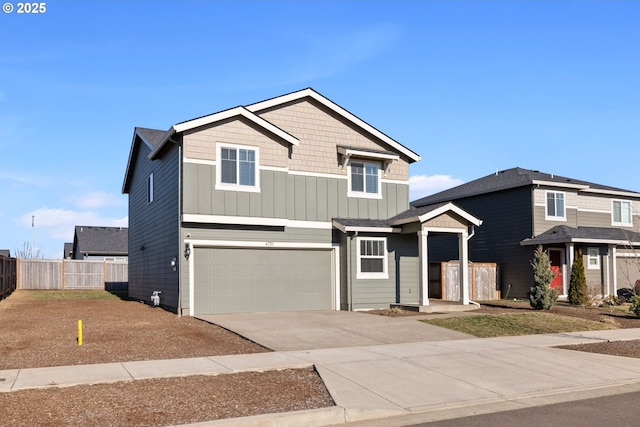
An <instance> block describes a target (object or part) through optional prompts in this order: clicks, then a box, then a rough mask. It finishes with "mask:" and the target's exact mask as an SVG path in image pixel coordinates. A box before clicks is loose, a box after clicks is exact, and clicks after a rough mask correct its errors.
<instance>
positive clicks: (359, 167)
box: [348, 161, 381, 198]
mask: <svg viewBox="0 0 640 427" xmlns="http://www.w3.org/2000/svg"><path fill="white" fill-rule="evenodd" d="M349 181H350V182H349V194H348V195H349V196H351V197H369V198H380V197H381V194H380V165H379V164H378V163H369V162H361V161H351V162H349Z"/></svg>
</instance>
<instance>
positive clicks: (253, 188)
mask: <svg viewBox="0 0 640 427" xmlns="http://www.w3.org/2000/svg"><path fill="white" fill-rule="evenodd" d="M223 148H233V149H235V150H252V151H254V152H255V153H256V165H255V170H256V177H255V179H256V181H255V182H256V185H240V184H229V183H226V182H222V160H221V159H222V149H223ZM215 188H216V190H233V191H246V192H250V193H259V192H260V148H259V147H252V146H248V145H237V144H228V143H226V142H217V143H216V187H215Z"/></svg>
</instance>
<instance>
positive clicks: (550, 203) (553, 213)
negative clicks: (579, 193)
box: [546, 191, 567, 220]
mask: <svg viewBox="0 0 640 427" xmlns="http://www.w3.org/2000/svg"><path fill="white" fill-rule="evenodd" d="M546 218H547V219H552V220H565V219H567V216H566V212H565V205H564V193H563V192H561V191H547V213H546Z"/></svg>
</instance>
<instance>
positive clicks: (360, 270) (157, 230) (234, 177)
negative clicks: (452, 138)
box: [123, 89, 480, 315]
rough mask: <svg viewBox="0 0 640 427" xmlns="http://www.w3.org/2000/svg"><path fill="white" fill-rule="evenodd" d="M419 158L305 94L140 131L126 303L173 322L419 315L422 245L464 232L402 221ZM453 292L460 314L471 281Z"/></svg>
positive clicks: (441, 214)
mask: <svg viewBox="0 0 640 427" xmlns="http://www.w3.org/2000/svg"><path fill="white" fill-rule="evenodd" d="M418 160H420V156H419V155H418V154H416V153H415V152H413V151H412V150H410V149H408V148H407V147H405V146H404V145H402V144H400V143H398V142H397V141H395V140H394V139H392V138H390V137H389V136H387V135H386V134H384V133H382V132H380V131H379V130H378V129H376V128H375V127H373V126H371V125H369V124H368V123H366V122H365V121H363V120H361V119H360V118H358V117H356V116H355V115H353V114H351V113H350V112H348V111H347V110H345V109H344V108H342V107H340V106H339V105H337V104H335V103H334V102H332V101H330V100H329V99H327V98H325V97H324V96H322V95H320V94H319V93H317V92H315V91H314V90H312V89H304V90H301V91H298V92H293V93H290V94H287V95H283V96H279V97H276V98H272V99H269V100H266V101H261V102H258V103H255V104H251V105H247V106H239V107H235V108H231V109H228V110H224V111H220V112H218V113H214V114H210V115H207V116H203V117H200V118H196V119H193V120H188V121H185V122H181V123H177V124H175V125H173V126H171V127H170V128H169V130H167V131H161V130H155V129H146V128H136V129H135V131H134V135H133V141H132V144H131V151H130V155H129V160H128V164H127V170H126V173H125V179H124V183H123V193H126V194H128V195H129V296H130V297H132V298H135V299H139V300H146V301H148V300H149V298H150V295H151V294H152V292H153V291H160V292H161V294H160V305H162V306H163V307H165V308H167V309H169V310H172V311H175V312H177V313H180V314H188V315H197V314H210V313H229V312H248V311H281V310H318V309H334V310H339V309H343V310H354V309H361V308H378V307H389V305H390V304H393V303H399V302H410V303H415V304H417V303H421V304H422V305H426V304H428V295H426V291H425V289H426V286H427V283H428V268H427V257H426V253H427V249H426V248H427V241H428V240H427V238H428V230H430V231H431V232H432V233H452V234H454V235H457V236H458V239H459V243H460V244H459V245H458V246H457V247H458V248H459V250H458V253H459V254H460V259H462V260H464V261H466V248H467V240H468V238H469V233H468V231H469V227H470V225H471V224H473V225H479V224H480V221H479V220H478V219H476V218H475V217H472V216H471V215H468V214H467V213H466V212H464V211H463V210H461V209H459V208H458V207H456V206H454V205H451V204H446V205H443V206H438V207H437V209H433V208H427V209H422V210H414V209H410V206H409V183H408V181H409V164H411V163H413V162H415V161H418ZM465 271H466V269H463V274H462V275H461V279H460V286H461V288H462V291H461V302H462V303H463V304H464V303H466V304H468V300H469V292H468V277H467V274H466V273H464V272H465Z"/></svg>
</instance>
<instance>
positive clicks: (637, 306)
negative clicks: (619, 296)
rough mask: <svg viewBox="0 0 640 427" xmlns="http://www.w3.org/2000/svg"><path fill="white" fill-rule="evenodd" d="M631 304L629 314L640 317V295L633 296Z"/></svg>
mask: <svg viewBox="0 0 640 427" xmlns="http://www.w3.org/2000/svg"><path fill="white" fill-rule="evenodd" d="M629 302H631V305H630V306H629V312H630V313H633V314H635V315H636V316H638V317H640V296H639V295H634V296H632V297H631V299H630V300H629Z"/></svg>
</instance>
